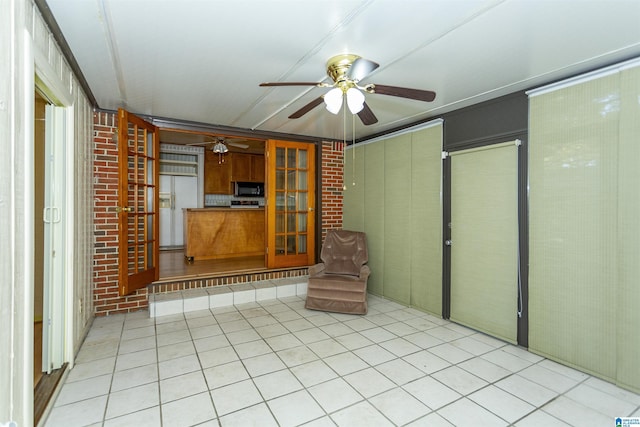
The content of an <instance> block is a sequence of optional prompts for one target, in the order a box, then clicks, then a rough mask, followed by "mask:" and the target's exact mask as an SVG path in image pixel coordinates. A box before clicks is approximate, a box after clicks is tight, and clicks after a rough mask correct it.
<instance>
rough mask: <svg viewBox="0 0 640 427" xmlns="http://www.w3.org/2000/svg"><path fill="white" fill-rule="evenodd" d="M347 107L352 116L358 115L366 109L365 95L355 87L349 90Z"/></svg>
mask: <svg viewBox="0 0 640 427" xmlns="http://www.w3.org/2000/svg"><path fill="white" fill-rule="evenodd" d="M347 105H348V106H349V111H351V114H357V113H359V112H360V111H362V109H363V108H364V94H363V93H362V92H360V91H359V90H358V89H356V88H355V87H351V88H349V90H347Z"/></svg>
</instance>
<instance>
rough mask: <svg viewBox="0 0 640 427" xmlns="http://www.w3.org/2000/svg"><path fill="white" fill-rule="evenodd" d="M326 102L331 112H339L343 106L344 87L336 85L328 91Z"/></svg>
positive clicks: (325, 97)
mask: <svg viewBox="0 0 640 427" xmlns="http://www.w3.org/2000/svg"><path fill="white" fill-rule="evenodd" d="M324 103H325V104H326V105H327V110H329V112H330V113H333V114H338V111H340V108H341V107H342V89H340V88H339V87H336V88H333V89H331V90H330V91H329V92H327V93H326V94H325V96H324Z"/></svg>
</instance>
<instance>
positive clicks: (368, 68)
mask: <svg viewBox="0 0 640 427" xmlns="http://www.w3.org/2000/svg"><path fill="white" fill-rule="evenodd" d="M379 66H380V64H378V63H376V62H373V61H369V60H368V59H364V58H358V59H356V60H355V61H353V64H351V66H350V67H349V70H348V71H347V77H348V78H349V79H351V80H354V81H356V82H359V81H360V80H362V79H364V78H365V77H367V76H368V75H369V74H371V73H372V72H373V70H375V69H376V68H378V67H379Z"/></svg>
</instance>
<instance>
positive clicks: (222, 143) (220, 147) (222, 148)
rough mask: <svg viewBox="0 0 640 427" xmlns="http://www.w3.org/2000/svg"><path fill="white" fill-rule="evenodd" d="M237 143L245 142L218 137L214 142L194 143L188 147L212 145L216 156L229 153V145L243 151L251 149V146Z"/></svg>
mask: <svg viewBox="0 0 640 427" xmlns="http://www.w3.org/2000/svg"><path fill="white" fill-rule="evenodd" d="M236 141H243V140H242V139H238V140H234V139H230V138H226V137H224V136H216V137H215V138H214V139H212V140H208V141H202V142H192V143H190V144H187V145H209V144H212V145H211V151H213V152H214V153H216V154H222V153H226V152H228V151H229V147H227V146H228V145H230V146H232V147H238V148H242V149H243V150H246V149H247V148H249V144H242V143H240V142H236Z"/></svg>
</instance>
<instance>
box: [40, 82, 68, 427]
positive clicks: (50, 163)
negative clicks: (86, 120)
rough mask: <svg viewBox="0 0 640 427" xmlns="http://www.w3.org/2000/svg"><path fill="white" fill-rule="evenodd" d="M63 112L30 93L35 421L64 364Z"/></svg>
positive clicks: (58, 379) (64, 135)
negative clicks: (32, 116) (32, 113)
mask: <svg viewBox="0 0 640 427" xmlns="http://www.w3.org/2000/svg"><path fill="white" fill-rule="evenodd" d="M66 114H67V113H66V110H65V109H64V108H62V107H56V106H55V105H54V104H53V103H52V102H51V101H50V100H49V99H48V98H47V97H46V95H44V92H42V91H40V90H39V89H38V88H36V90H35V91H34V127H33V129H34V132H33V153H34V159H33V166H34V167H33V171H34V172H33V173H34V175H33V182H34V196H33V197H34V216H33V222H34V241H33V262H34V289H33V295H34V299H33V312H34V324H33V337H34V342H33V387H34V405H33V409H34V420H35V422H36V423H37V422H38V420H39V419H40V417H41V416H42V414H43V413H44V410H45V408H46V406H47V404H48V402H49V400H50V399H51V397H52V395H53V393H54V392H55V389H56V387H57V385H58V382H59V381H60V379H61V378H62V374H63V373H64V370H65V368H66V364H65V363H64V350H65V344H66V343H65V320H64V319H65V316H64V314H65V301H64V295H65V291H64V287H65V285H66V281H65V280H66V279H65V277H66V270H65V266H64V262H65V258H66V257H65V254H66V250H65V248H66V243H65V227H66V219H65V200H66V194H65V193H66V187H65V172H66V159H65V156H64V147H65V144H66Z"/></svg>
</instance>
